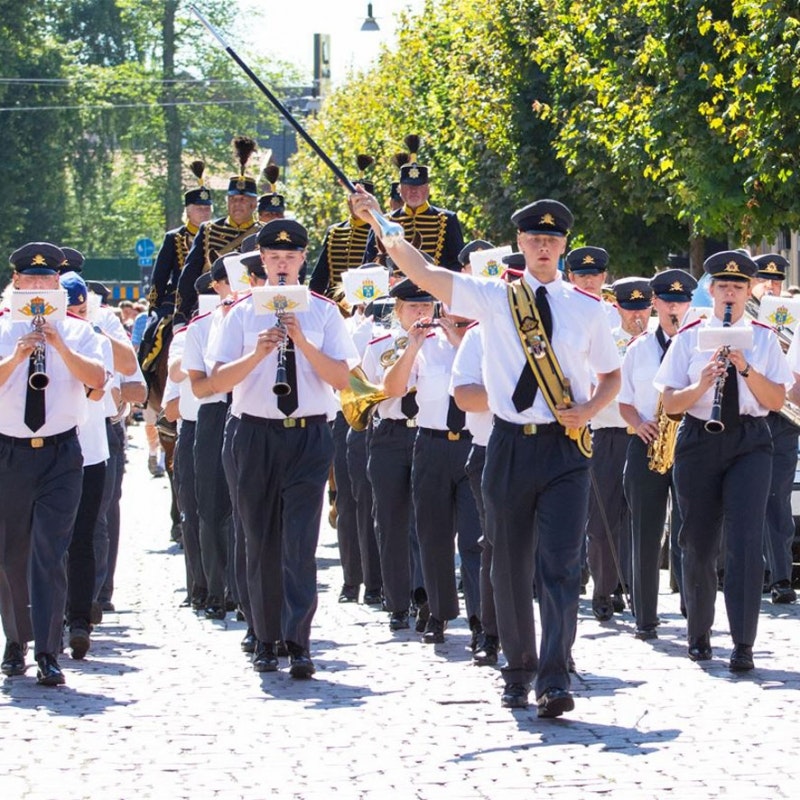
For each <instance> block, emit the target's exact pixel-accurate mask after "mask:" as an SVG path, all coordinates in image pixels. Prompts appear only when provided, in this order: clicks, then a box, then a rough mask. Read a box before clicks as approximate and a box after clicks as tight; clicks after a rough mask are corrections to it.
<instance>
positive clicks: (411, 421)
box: [375, 417, 417, 428]
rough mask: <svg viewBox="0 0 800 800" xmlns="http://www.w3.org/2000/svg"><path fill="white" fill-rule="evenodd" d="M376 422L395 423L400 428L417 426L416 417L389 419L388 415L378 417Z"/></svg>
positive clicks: (382, 423)
mask: <svg viewBox="0 0 800 800" xmlns="http://www.w3.org/2000/svg"><path fill="white" fill-rule="evenodd" d="M375 422H376V423H378V424H380V425H395V426H397V427H398V428H416V427H417V420H416V418H415V417H403V418H402V419H387V418H386V417H376V418H375Z"/></svg>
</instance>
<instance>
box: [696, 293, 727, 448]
mask: <svg viewBox="0 0 800 800" xmlns="http://www.w3.org/2000/svg"><path fill="white" fill-rule="evenodd" d="M732 312H733V303H725V313H724V314H723V315H722V327H723V328H730V326H731V314H732ZM730 351H731V349H730V347H727V346H726V347H723V348H721V349H720V351H719V355H718V356H717V363H719V364H721V365H724V367H725V371H724V372H723V373H722V374H721V375H719V376H718V377H717V380H716V382H715V383H714V402H713V404H712V406H711V416H710V417H709V418H708V420H707V421H706V424H705V425H704V426H703V427H704V428H705V429H706V430H707V431H708V432H709V433H722V432H723V431H724V430H725V423H724V422H723V421H722V397H723V395H724V394H725V381H726V379H727V377H728V364H729V363H730V360H729V359H728V354H729V353H730Z"/></svg>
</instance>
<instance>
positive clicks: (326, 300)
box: [311, 292, 336, 306]
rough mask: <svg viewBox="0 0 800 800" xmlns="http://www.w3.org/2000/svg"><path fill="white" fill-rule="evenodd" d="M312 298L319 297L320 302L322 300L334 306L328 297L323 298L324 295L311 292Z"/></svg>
mask: <svg viewBox="0 0 800 800" xmlns="http://www.w3.org/2000/svg"><path fill="white" fill-rule="evenodd" d="M311 294H312V295H313V296H314V297H319V299H320V300H324V301H325V302H326V303H330V304H331V305H332V306H335V305H336V303H335V302H334V301H333V300H331V299H330V297H325V295H324V294H317V293H316V292H311Z"/></svg>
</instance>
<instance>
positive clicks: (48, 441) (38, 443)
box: [0, 428, 78, 450]
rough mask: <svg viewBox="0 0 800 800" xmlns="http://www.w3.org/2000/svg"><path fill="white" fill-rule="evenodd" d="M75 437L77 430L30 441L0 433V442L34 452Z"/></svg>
mask: <svg viewBox="0 0 800 800" xmlns="http://www.w3.org/2000/svg"><path fill="white" fill-rule="evenodd" d="M77 435H78V429H77V428H70V429H69V430H68V431H64V432H63V433H56V434H55V435H53V436H33V437H31V438H30V439H26V438H20V437H18V436H6V435H5V434H4V433H0V442H7V443H8V444H13V445H15V446H16V447H31V448H33V449H34V450H38V449H39V448H40V447H48V446H49V445H52V444H58V443H59V442H66V441H67V439H74V438H75V437H76V436H77Z"/></svg>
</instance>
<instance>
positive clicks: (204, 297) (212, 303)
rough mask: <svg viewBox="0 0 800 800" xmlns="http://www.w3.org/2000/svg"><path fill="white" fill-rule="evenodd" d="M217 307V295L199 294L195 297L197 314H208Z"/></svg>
mask: <svg viewBox="0 0 800 800" xmlns="http://www.w3.org/2000/svg"><path fill="white" fill-rule="evenodd" d="M218 305H219V295H218V294H217V293H216V292H215V293H214V294H201V295H198V297H197V313H198V314H210V313H211V312H212V311H213V310H214V309H215V308H216V307H217V306H218Z"/></svg>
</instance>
